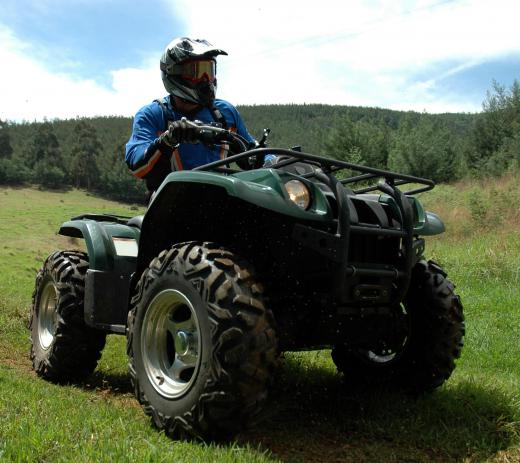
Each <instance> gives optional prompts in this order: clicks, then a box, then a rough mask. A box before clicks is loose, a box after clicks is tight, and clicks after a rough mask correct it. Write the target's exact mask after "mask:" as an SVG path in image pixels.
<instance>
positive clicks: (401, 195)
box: [194, 148, 435, 303]
mask: <svg viewBox="0 0 520 463" xmlns="http://www.w3.org/2000/svg"><path fill="white" fill-rule="evenodd" d="M267 154H273V155H281V156H287V157H288V158H287V159H283V160H281V161H280V162H278V163H276V164H274V165H272V166H269V167H270V168H272V169H279V168H282V167H285V166H289V165H291V164H294V163H296V162H299V161H303V162H306V163H308V164H311V165H313V166H315V167H317V169H313V171H312V172H308V173H305V174H303V175H302V176H303V177H305V178H316V179H317V180H318V181H320V182H322V183H325V184H326V185H328V186H329V188H330V189H331V190H332V192H333V194H334V197H335V200H336V203H337V206H338V220H337V230H336V233H335V234H331V233H326V232H324V231H322V230H319V231H318V230H315V233H314V234H315V235H316V236H319V237H321V239H323V237H324V235H327V236H326V239H327V241H328V242H329V243H330V245H331V248H332V249H334V255H335V259H334V260H335V261H336V262H338V263H339V267H338V271H337V274H336V278H335V284H334V286H335V293H336V296H337V298H338V300H339V301H340V303H341V302H345V301H348V300H349V295H348V294H347V292H348V290H349V289H350V288H349V287H348V285H347V284H345V282H346V281H347V278H348V277H350V276H352V275H353V274H356V273H357V274H358V275H359V274H361V273H362V274H364V275H367V276H383V275H386V276H394V275H395V279H396V280H398V282H399V284H398V285H397V287H398V290H397V292H396V293H395V297H394V301H396V302H397V301H401V300H402V298H403V297H404V295H405V294H406V292H407V290H408V286H409V284H410V279H411V273H412V267H413V265H414V262H415V261H414V256H415V254H416V252H415V250H414V237H413V226H414V219H413V209H412V205H411V203H410V201H409V200H408V198H407V196H410V195H414V194H418V193H422V192H425V191H429V190H431V189H433V188H434V186H435V183H434V182H433V181H432V180H429V179H425V178H421V177H416V176H413V175H405V174H400V173H397V172H392V171H388V170H383V169H376V168H373V167H367V166H362V165H359V164H352V163H350V162H345V161H340V160H338V159H331V158H327V157H323V156H317V155H314V154H309V153H303V152H300V151H295V150H288V149H280V148H257V149H253V150H250V151H246V152H244V153H240V154H237V155H234V156H230V157H228V158H226V159H223V160H220V161H216V162H212V163H210V164H206V165H204V166H200V167H197V168H196V169H194V170H201V171H217V172H222V173H226V174H233V173H237V172H240V170H237V169H232V168H230V167H229V165H230V164H231V163H234V162H236V161H240V160H242V159H245V158H251V157H252V156H255V157H256V158H257V160H258V159H263V158H264V157H265V156H266V155H267ZM262 163H263V162H262ZM262 163H261V164H262ZM257 164H258V162H257ZM344 170H348V171H350V172H357V174H356V175H351V176H349V177H347V178H344V179H338V178H337V177H336V175H335V174H338V173H340V172H341V171H344ZM370 181H373V182H372V184H369V185H367V183H370ZM355 184H361V185H359V187H358V188H357V189H350V188H349V189H347V188H345V186H347V185H349V186H350V185H355ZM407 184H419V186H415V187H413V188H411V189H409V190H407V191H404V192H403V191H401V190H400V189H399V188H398V186H402V185H407ZM377 190H379V191H381V192H382V193H384V194H386V195H388V196H390V197H391V198H393V200H394V201H395V204H396V205H397V207H398V209H399V211H400V214H401V217H402V223H401V228H400V229H397V228H384V227H370V226H366V225H363V224H358V225H353V224H351V223H350V213H349V204H348V203H349V196H352V195H356V194H363V193H368V192H370V191H377ZM302 227H304V228H305V229H306V231H307V232H309V233H310V234H312V233H313V229H311V227H308V226H305V225H301V224H299V228H300V229H301V228H302ZM300 231H301V230H300ZM295 233H296V234H298V233H299V231H298V227H297V228H295ZM353 233H365V234H377V235H381V236H395V237H398V238H399V239H400V240H401V250H400V251H401V257H402V260H401V264H399V265H398V267H397V268H396V267H392V266H389V268H387V269H381V268H380V267H377V266H369V267H365V266H363V268H360V267H355V266H354V265H352V263H351V262H350V261H349V255H348V250H349V241H350V235H351V234H353Z"/></svg>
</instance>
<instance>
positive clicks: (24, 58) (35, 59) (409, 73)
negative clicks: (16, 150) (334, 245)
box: [0, 0, 520, 121]
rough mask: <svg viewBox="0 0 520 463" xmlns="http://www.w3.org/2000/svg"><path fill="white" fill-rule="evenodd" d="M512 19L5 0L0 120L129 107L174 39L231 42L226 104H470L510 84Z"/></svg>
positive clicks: (235, 5)
mask: <svg viewBox="0 0 520 463" xmlns="http://www.w3.org/2000/svg"><path fill="white" fill-rule="evenodd" d="M519 17H520V2H517V1H512V0H494V1H493V2H491V1H489V0H348V1H347V0H320V2H301V1H291V0H285V1H284V2H281V1H279V0H262V1H261V2H260V1H259V2H254V1H248V2H246V1H244V0H227V1H226V2H225V3H222V2H215V1H207V0H199V1H196V2H195V1H193V0H152V1H136V0H133V1H126V2H125V1H122V0H112V1H101V0H90V1H88V0H68V1H66V0H38V1H28V0H17V1H14V0H2V2H1V3H0V63H2V64H1V68H0V69H1V72H0V84H1V85H0V118H1V119H8V120H15V121H20V120H35V119H36V120H41V119H42V118H44V117H47V118H70V117H75V116H93V115H124V116H131V115H133V114H134V113H135V111H136V110H137V109H138V108H139V107H140V106H142V105H144V104H146V103H148V102H149V101H151V100H153V99H154V98H157V97H160V96H161V95H163V94H164V89H163V87H162V83H161V79H160V74H159V71H158V60H159V57H160V55H161V53H162V51H163V49H164V47H165V45H166V44H167V43H168V42H169V41H170V40H171V39H173V38H174V37H178V36H182V35H188V36H192V37H199V38H206V39H208V40H209V41H211V42H213V43H214V44H216V45H218V46H219V47H221V48H224V49H225V50H227V51H228V53H229V56H227V57H221V58H219V68H218V71H219V78H218V82H219V89H218V96H219V97H221V98H225V99H227V100H229V101H231V102H232V103H234V104H272V103H326V104H342V105H358V106H376V107H382V108H391V109H399V110H415V111H427V112H476V111H479V110H480V109H481V105H482V101H483V100H484V98H485V96H486V91H487V90H489V89H491V87H492V80H493V79H495V80H497V81H498V82H499V83H501V84H504V85H506V86H509V85H511V83H512V82H513V80H514V79H518V80H520V33H518V26H517V21H518V18H519Z"/></svg>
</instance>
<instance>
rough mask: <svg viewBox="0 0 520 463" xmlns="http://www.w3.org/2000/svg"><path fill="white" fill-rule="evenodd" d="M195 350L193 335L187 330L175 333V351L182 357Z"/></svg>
mask: <svg viewBox="0 0 520 463" xmlns="http://www.w3.org/2000/svg"><path fill="white" fill-rule="evenodd" d="M192 350H193V336H192V335H191V333H186V332H185V331H177V334H176V335H175V353H176V354H177V355H179V356H181V357H183V356H185V355H187V354H188V353H190V352H191V351H192Z"/></svg>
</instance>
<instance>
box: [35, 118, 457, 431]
mask: <svg viewBox="0 0 520 463" xmlns="http://www.w3.org/2000/svg"><path fill="white" fill-rule="evenodd" d="M266 135H267V131H266V132H265V133H264V137H263V139H262V143H261V144H260V146H259V147H256V148H254V149H249V150H248V149H247V146H246V145H245V143H244V140H243V139H241V138H240V136H239V135H237V134H235V133H232V132H230V131H227V130H225V129H222V128H220V127H218V126H216V125H202V124H199V129H198V139H199V140H200V142H202V143H208V144H211V143H227V144H229V145H230V146H231V147H233V148H234V152H235V153H236V154H233V155H231V156H229V157H227V158H226V159H223V160H220V161H217V162H213V163H211V164H207V165H205V166H201V167H199V168H196V169H194V170H191V171H180V172H173V173H171V174H169V175H168V177H167V178H166V179H165V180H164V182H163V183H162V185H161V186H160V188H159V189H158V191H157V192H156V194H155V195H154V196H153V198H152V200H151V202H150V204H149V206H148V208H147V210H146V213H145V214H144V216H138V217H132V218H129V217H121V216H116V215H106V214H103V215H99V214H84V215H81V216H79V217H75V218H73V219H71V220H70V221H67V222H65V223H63V225H62V226H61V228H60V229H59V233H60V234H61V235H65V236H68V237H73V238H82V239H83V240H84V242H85V245H86V251H87V252H80V251H76V250H74V251H72V250H71V251H57V252H54V253H53V254H51V255H50V256H49V257H48V258H47V259H46V260H45V262H44V264H43V268H42V269H41V270H40V272H39V273H38V275H37V278H36V286H35V290H34V294H33V304H32V309H31V317H30V330H31V359H32V363H33V367H34V369H35V370H36V372H37V373H38V374H39V375H40V376H42V377H44V378H46V379H48V380H51V381H55V382H71V381H80V380H82V379H84V378H85V377H87V376H88V375H90V374H91V373H92V372H93V371H94V369H95V368H96V364H97V361H98V360H99V358H100V355H101V351H102V349H103V347H104V344H105V337H106V335H107V334H111V333H117V334H121V335H126V337H127V354H128V359H129V361H128V365H129V370H130V376H131V380H132V384H133V387H134V390H135V395H136V397H137V399H138V401H139V402H140V403H141V405H142V406H143V409H144V411H145V413H146V414H148V415H149V416H150V417H151V419H152V421H153V423H154V424H155V426H157V427H158V428H159V429H161V430H164V431H165V433H166V434H168V435H169V436H171V437H172V438H202V439H206V440H221V439H229V438H232V437H233V436H234V435H235V434H236V433H238V432H239V431H240V430H241V429H243V428H244V426H246V425H248V424H249V423H251V422H253V421H254V420H255V419H256V418H257V417H258V416H259V413H260V411H261V409H262V406H263V404H264V403H265V398H266V395H267V389H268V385H269V381H270V379H271V378H272V375H273V369H274V368H275V366H276V364H277V359H278V355H279V353H280V352H283V351H298V350H310V349H324V348H330V349H331V352H332V360H333V361H334V363H335V364H336V366H337V368H338V370H339V372H340V373H342V374H343V375H344V379H345V382H346V383H359V382H361V383H363V382H364V383H365V384H366V383H379V384H382V385H384V386H385V387H392V388H399V389H402V390H406V391H409V392H413V393H422V392H425V391H430V390H433V389H434V388H437V387H439V386H440V385H441V384H443V383H444V382H445V381H446V380H447V379H448V378H449V377H450V375H451V373H452V371H453V369H454V367H455V360H456V359H457V358H458V357H459V356H460V353H461V348H462V343H463V336H464V319H463V309H462V305H461V301H460V298H459V297H458V296H457V295H456V294H455V293H454V286H453V284H452V283H451V282H450V281H449V280H448V279H447V278H446V273H445V271H444V270H443V269H442V268H441V267H440V266H439V265H438V264H436V263H435V262H433V261H428V260H426V259H425V257H424V255H425V239H424V237H427V236H433V235H438V234H441V233H442V232H443V231H444V225H443V223H442V221H441V219H440V218H439V217H438V216H436V215H435V214H433V213H431V212H427V211H425V210H424V208H423V207H422V205H421V203H420V202H419V200H418V199H417V197H416V195H417V194H418V193H421V192H424V191H428V190H431V189H432V188H433V187H434V183H433V182H432V181H431V180H428V179H424V178H419V177H415V176H411V175H403V174H399V173H395V172H389V171H386V170H381V169H375V168H371V167H367V166H362V165H356V164H352V163H348V162H344V161H340V160H337V159H331V158H327V157H323V156H317V155H313V154H308V153H304V152H301V150H300V149H298V148H293V149H277V148H266V147H265V143H264V142H265V138H266ZM267 154H270V155H274V156H277V158H276V159H277V161H276V162H275V163H272V164H271V165H270V166H265V165H264V158H265V156H266V155H267ZM240 166H242V167H247V168H248V169H247V170H243V169H242V168H240ZM405 186H408V188H409V189H408V190H407V191H404V190H405V188H404V187H405Z"/></svg>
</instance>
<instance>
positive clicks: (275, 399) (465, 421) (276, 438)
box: [80, 358, 520, 463]
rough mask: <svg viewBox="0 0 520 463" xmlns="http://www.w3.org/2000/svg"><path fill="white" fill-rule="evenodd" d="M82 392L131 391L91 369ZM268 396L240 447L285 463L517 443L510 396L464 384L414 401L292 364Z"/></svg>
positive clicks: (455, 456)
mask: <svg viewBox="0 0 520 463" xmlns="http://www.w3.org/2000/svg"><path fill="white" fill-rule="evenodd" d="M80 387H83V388H85V389H87V390H95V391H99V392H100V393H102V394H114V395H116V396H117V395H123V394H132V393H133V389H132V386H131V383H130V377H129V375H128V374H126V373H110V372H105V371H96V372H95V373H94V375H93V376H92V377H91V378H89V380H88V381H87V382H85V383H84V384H82V385H81V386H80ZM270 397H271V398H270V401H269V403H268V406H267V407H266V412H265V417H264V419H263V421H261V422H260V423H259V424H258V425H257V426H256V427H255V428H254V429H252V430H249V431H245V432H243V433H242V434H241V435H240V436H238V443H239V444H240V445H248V446H250V447H253V448H258V449H259V451H260V452H267V453H271V454H272V455H273V457H274V458H277V459H279V460H281V461H284V462H293V461H294V462H300V461H305V462H314V463H316V462H330V461H334V462H335V461H338V462H372V461H378V462H381V461H384V462H401V461H413V462H446V461H461V462H462V461H463V460H464V461H481V460H485V459H487V458H489V457H490V456H492V455H494V454H496V453H497V452H498V451H500V450H505V449H507V448H508V447H509V446H510V445H512V444H513V443H514V442H516V443H518V441H519V440H520V428H519V426H518V423H516V424H515V420H516V421H518V417H516V418H515V415H517V412H515V410H514V409H513V408H512V406H511V405H510V404H511V398H510V397H507V396H505V395H503V394H501V393H500V392H499V391H498V390H495V389H485V388H483V387H482V386H480V385H478V384H476V383H472V382H468V381H466V382H464V381H459V382H456V381H455V380H454V379H452V380H450V381H448V383H447V385H445V386H443V387H442V388H440V389H439V390H437V391H435V392H434V393H432V394H429V395H425V396H423V397H420V398H412V397H409V396H406V395H403V394H398V393H395V392H390V391H387V390H382V389H378V388H367V389H365V390H362V391H361V390H354V389H352V388H349V387H348V386H347V385H346V383H345V382H344V381H343V379H342V377H341V376H340V375H338V374H336V373H335V371H333V370H332V369H330V368H324V367H321V366H309V364H308V362H306V361H298V360H294V359H291V358H289V359H287V360H286V361H285V362H284V363H283V364H282V365H281V367H280V369H279V372H278V374H277V377H276V379H275V383H274V386H273V388H272V391H271V394H270ZM136 406H137V402H136ZM231 445H235V444H231ZM465 459H466V460H465Z"/></svg>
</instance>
